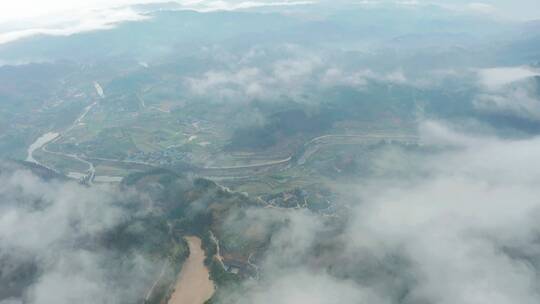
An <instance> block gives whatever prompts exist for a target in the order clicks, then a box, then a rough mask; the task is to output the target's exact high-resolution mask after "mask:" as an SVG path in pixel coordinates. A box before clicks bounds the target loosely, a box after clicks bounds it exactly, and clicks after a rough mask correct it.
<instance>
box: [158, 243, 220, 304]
mask: <svg viewBox="0 0 540 304" xmlns="http://www.w3.org/2000/svg"><path fill="white" fill-rule="evenodd" d="M186 241H187V243H188V245H189V257H188V258H187V260H186V261H185V263H184V265H183V266H182V271H180V275H179V276H178V280H177V281H176V286H175V288H174V292H173V294H172V296H171V298H170V300H169V303H168V304H204V302H206V301H207V300H208V299H210V298H211V297H212V295H213V294H214V291H215V288H214V283H213V282H212V280H210V272H209V271H208V268H206V266H205V265H204V258H205V253H204V250H203V249H202V247H201V244H202V242H201V239H200V238H198V237H195V236H190V237H186Z"/></svg>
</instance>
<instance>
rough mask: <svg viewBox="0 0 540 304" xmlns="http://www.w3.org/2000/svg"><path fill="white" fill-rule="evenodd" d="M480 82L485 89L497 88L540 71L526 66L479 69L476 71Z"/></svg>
mask: <svg viewBox="0 0 540 304" xmlns="http://www.w3.org/2000/svg"><path fill="white" fill-rule="evenodd" d="M478 75H479V76H480V83H481V84H482V85H483V86H485V87H486V88H487V89H490V90H495V89H499V88H501V87H503V86H505V85H507V84H511V83H513V82H517V81H520V80H523V79H526V78H529V77H532V76H539V75H540V71H538V70H537V69H533V68H530V67H526V66H521V67H502V68H489V69H481V70H479V71H478Z"/></svg>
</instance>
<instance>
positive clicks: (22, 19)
mask: <svg viewBox="0 0 540 304" xmlns="http://www.w3.org/2000/svg"><path fill="white" fill-rule="evenodd" d="M162 2H167V1H163V0H112V1H105V0H86V1H67V0H51V1H36V0H20V1H12V2H9V3H7V2H4V3H1V4H0V20H1V21H0V44H2V43H8V42H11V41H15V40H18V39H21V38H25V37H29V36H34V35H38V34H42V35H53V36H68V35H72V34H75V33H79V32H85V31H92V30H104V29H110V28H112V27H114V26H115V25H117V24H118V23H120V22H125V21H134V20H144V19H146V18H148V16H147V15H145V14H144V13H141V12H136V11H134V10H132V9H131V8H130V7H129V6H130V5H133V4H146V3H162ZM172 2H174V3H177V4H178V9H189V10H196V11H199V12H211V11H217V10H228V11H231V10H242V9H252V8H258V7H268V6H296V5H307V4H312V3H314V2H312V1H222V0H217V1H212V0H177V1H172Z"/></svg>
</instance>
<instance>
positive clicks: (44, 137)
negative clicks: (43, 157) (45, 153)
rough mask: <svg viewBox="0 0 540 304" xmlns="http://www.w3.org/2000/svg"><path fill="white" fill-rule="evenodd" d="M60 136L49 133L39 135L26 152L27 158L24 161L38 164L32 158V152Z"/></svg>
mask: <svg viewBox="0 0 540 304" xmlns="http://www.w3.org/2000/svg"><path fill="white" fill-rule="evenodd" d="M58 136H60V134H58V133H54V132H49V133H45V134H43V135H41V136H40V137H39V138H38V139H36V141H34V142H33V143H32V144H31V145H30V146H29V147H28V150H27V153H28V154H27V156H26V161H27V162H31V163H36V164H40V163H39V162H38V161H36V159H35V158H34V151H36V150H38V149H41V148H42V147H43V146H45V145H46V144H48V143H50V142H51V141H53V140H55V139H56V138H57V137H58Z"/></svg>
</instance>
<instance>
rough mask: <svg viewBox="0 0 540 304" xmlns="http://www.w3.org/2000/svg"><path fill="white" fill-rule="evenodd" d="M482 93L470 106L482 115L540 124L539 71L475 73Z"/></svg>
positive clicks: (503, 70) (528, 69)
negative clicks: (512, 118)
mask: <svg viewBox="0 0 540 304" xmlns="http://www.w3.org/2000/svg"><path fill="white" fill-rule="evenodd" d="M478 75H479V79H480V84H481V86H482V92H481V93H480V94H478V95H477V96H476V98H475V99H474V106H475V107H476V108H477V109H478V110H480V111H484V112H488V113H499V114H504V115H507V116H516V117H520V118H525V119H529V120H540V99H539V95H538V89H539V88H538V83H537V81H536V80H534V79H532V77H534V76H539V75H540V71H538V70H536V69H532V68H528V67H512V68H492V69H483V70H480V71H478Z"/></svg>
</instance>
